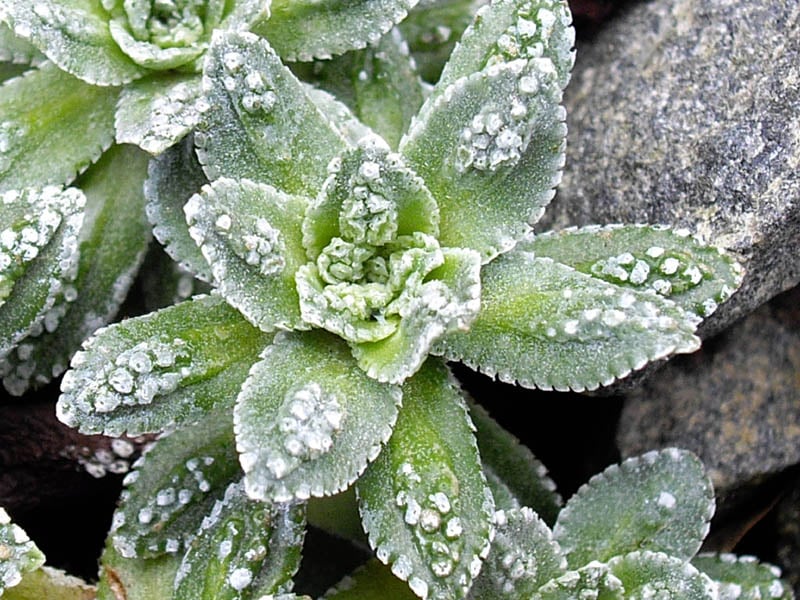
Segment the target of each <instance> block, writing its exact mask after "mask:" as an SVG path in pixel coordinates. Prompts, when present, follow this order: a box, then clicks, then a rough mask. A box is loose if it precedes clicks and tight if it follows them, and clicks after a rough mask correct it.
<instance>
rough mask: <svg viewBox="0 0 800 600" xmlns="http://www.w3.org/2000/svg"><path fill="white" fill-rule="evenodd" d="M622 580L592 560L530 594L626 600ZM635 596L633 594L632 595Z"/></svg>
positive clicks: (547, 599)
mask: <svg viewBox="0 0 800 600" xmlns="http://www.w3.org/2000/svg"><path fill="white" fill-rule="evenodd" d="M624 592H625V590H624V588H623V587H622V582H621V581H620V580H619V579H618V578H617V577H615V576H614V574H613V573H611V572H610V571H609V569H608V566H606V565H605V564H603V563H600V562H597V561H593V562H591V563H589V564H588V565H586V566H585V567H581V568H580V569H577V570H575V571H567V572H566V573H565V574H564V575H561V576H560V577H558V578H556V579H552V580H550V581H548V582H547V583H546V584H544V585H543V586H542V587H541V588H539V591H538V592H537V593H535V594H534V595H533V596H532V599H533V600H575V599H576V598H598V599H600V598H602V600H626V599H627V598H629V596H626V595H625V593H624ZM633 597H634V598H635V596H633Z"/></svg>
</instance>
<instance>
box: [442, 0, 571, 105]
mask: <svg viewBox="0 0 800 600" xmlns="http://www.w3.org/2000/svg"><path fill="white" fill-rule="evenodd" d="M574 43H575V30H574V29H573V28H572V15H571V14H570V11H569V6H568V5H567V2H566V1H565V0H501V1H499V2H498V1H495V2H492V3H491V4H486V5H484V6H483V7H482V8H481V9H480V10H478V12H477V14H476V15H475V18H474V19H473V21H472V24H471V25H470V26H469V27H468V28H467V29H466V31H465V32H464V34H463V35H462V36H461V39H460V40H459V43H458V44H457V45H456V47H455V49H454V50H453V54H452V55H451V56H450V58H449V60H448V61H447V64H446V65H445V68H444V71H443V72H442V76H441V79H440V80H439V82H438V83H437V84H436V89H435V90H434V94H438V93H442V92H444V90H445V89H446V88H447V86H449V85H450V84H452V83H455V81H457V80H458V79H460V78H461V77H467V76H469V75H471V74H472V73H474V72H476V71H481V70H484V69H486V68H487V67H491V66H492V65H496V64H501V63H504V62H510V61H513V60H516V59H520V58H522V59H525V60H529V61H537V60H542V59H545V60H546V61H549V62H550V63H551V65H552V68H553V69H555V71H556V73H557V81H558V86H559V87H560V88H562V89H563V88H564V87H566V85H567V82H568V81H569V77H570V71H571V70H572V65H573V63H574V62H575V50H574V49H573V45H574Z"/></svg>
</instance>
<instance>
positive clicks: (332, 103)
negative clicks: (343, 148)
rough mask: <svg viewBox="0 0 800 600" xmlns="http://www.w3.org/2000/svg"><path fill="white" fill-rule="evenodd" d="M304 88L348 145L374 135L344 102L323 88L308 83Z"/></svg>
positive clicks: (355, 143)
mask: <svg viewBox="0 0 800 600" xmlns="http://www.w3.org/2000/svg"><path fill="white" fill-rule="evenodd" d="M314 64H316V63H314ZM305 90H306V94H308V97H309V98H310V99H311V100H312V101H313V102H314V104H316V105H317V107H319V109H320V110H321V111H322V112H323V113H325V116H327V117H328V118H329V119H330V120H331V124H332V125H333V127H334V128H335V129H336V130H337V131H338V132H339V133H340V135H341V136H342V137H344V139H345V140H347V141H348V142H349V144H350V145H352V146H355V145H357V144H358V141H359V140H360V139H362V138H364V137H370V136H373V135H375V132H374V131H372V130H371V129H370V128H369V127H367V126H366V125H364V123H362V122H361V121H359V120H358V118H357V117H356V116H355V115H354V114H353V112H352V111H351V110H350V109H349V108H348V107H347V106H346V105H345V104H343V103H342V102H340V101H339V100H338V99H337V98H335V97H334V96H332V95H331V94H329V93H328V92H326V91H325V90H322V89H320V88H317V87H314V86H312V85H310V84H307V85H306V87H305Z"/></svg>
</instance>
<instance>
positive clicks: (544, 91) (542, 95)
mask: <svg viewBox="0 0 800 600" xmlns="http://www.w3.org/2000/svg"><path fill="white" fill-rule="evenodd" d="M560 101H561V88H560V87H559V85H558V81H557V78H556V71H555V69H554V67H553V65H552V62H551V61H549V60H548V59H545V58H542V59H537V60H533V61H525V60H515V61H512V62H510V63H500V64H498V65H494V66H492V67H489V68H488V69H486V70H485V71H480V72H478V73H474V74H473V75H470V76H469V77H463V78H461V79H459V80H457V81H456V82H455V83H453V84H452V85H451V86H450V87H448V88H447V89H446V90H445V91H443V92H442V93H440V94H438V95H437V96H432V97H431V98H429V99H428V100H427V101H426V103H425V105H424V106H423V107H422V109H421V110H420V113H419V116H418V117H416V118H415V120H414V122H413V123H412V125H411V128H410V130H409V132H408V133H407V134H406V137H404V138H403V140H402V141H401V142H400V153H401V154H403V156H404V157H406V159H407V161H408V162H409V164H410V165H411V166H412V168H414V169H415V170H416V172H417V173H418V174H419V175H420V176H421V177H422V178H423V179H424V180H425V183H426V184H427V186H428V188H429V189H430V191H431V193H432V194H433V196H434V197H435V198H436V201H437V202H438V204H439V210H440V213H441V223H440V235H439V241H440V242H441V243H442V245H444V246H454V247H462V248H472V249H474V250H477V251H478V252H480V254H481V256H482V258H483V260H484V262H487V261H489V260H492V259H493V258H494V257H495V256H496V255H497V254H499V253H502V252H505V251H507V250H509V249H511V248H512V247H513V246H514V244H515V243H516V241H517V240H519V239H520V238H521V237H522V236H523V235H524V234H525V233H526V232H527V231H529V229H530V227H529V225H528V222H534V221H536V220H538V219H539V217H540V216H541V214H542V212H543V211H544V207H545V205H546V204H547V203H548V202H549V201H550V199H551V198H552V197H553V194H554V192H553V188H554V187H555V185H557V184H558V182H559V181H560V178H561V168H562V166H563V164H564V149H565V144H564V139H565V137H566V126H565V125H564V118H565V112H564V109H563V108H562V107H561V106H560V105H559V102H560Z"/></svg>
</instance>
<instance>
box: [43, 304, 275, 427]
mask: <svg viewBox="0 0 800 600" xmlns="http://www.w3.org/2000/svg"><path fill="white" fill-rule="evenodd" d="M271 339H272V335H271V334H265V333H263V332H261V331H259V330H258V329H255V328H254V327H253V326H252V325H250V324H249V323H248V322H247V321H246V320H245V319H243V318H242V316H241V314H240V313H239V312H238V311H237V310H235V309H234V308H231V307H230V306H229V305H228V304H227V303H226V302H225V301H224V300H222V298H219V297H218V296H198V297H195V298H193V299H192V300H191V301H188V302H183V303H181V304H178V305H175V306H173V307H170V308H165V309H163V310H160V311H157V312H154V313H150V314H149V315H145V316H142V317H136V318H133V319H128V320H126V321H123V322H121V323H117V324H115V325H111V326H109V327H107V328H105V329H101V330H100V331H98V332H97V333H96V334H95V335H94V336H93V337H92V338H90V339H89V340H88V341H87V342H86V343H85V344H84V348H83V350H81V351H80V352H78V353H77V354H76V355H75V356H74V357H73V359H72V364H71V367H72V368H71V369H70V370H69V371H67V373H66V374H65V375H64V379H63V380H62V382H61V391H62V394H61V397H60V398H59V401H58V405H57V407H56V408H57V414H58V418H59V419H61V421H62V422H64V423H66V424H67V425H70V426H71V427H77V428H79V429H80V430H81V431H84V432H91V433H105V435H120V434H122V433H124V432H128V433H129V434H130V435H138V434H139V433H144V432H153V431H162V430H163V429H165V428H167V427H169V426H170V425H172V424H175V423H181V422H185V421H190V420H193V419H197V418H198V417H199V416H200V415H202V414H204V413H206V412H208V411H209V410H211V409H212V408H213V407H215V406H217V405H219V404H220V403H225V404H227V403H229V402H230V401H231V400H232V399H233V398H235V396H236V394H237V393H238V391H239V387H240V386H241V384H242V382H243V381H244V379H245V378H246V376H247V371H248V370H249V369H250V366H251V365H252V364H253V363H254V362H255V361H256V360H257V357H258V353H259V352H260V351H261V350H262V349H263V348H264V346H265V345H267V344H268V343H269V342H270V340H271ZM211 340H213V343H211Z"/></svg>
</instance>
